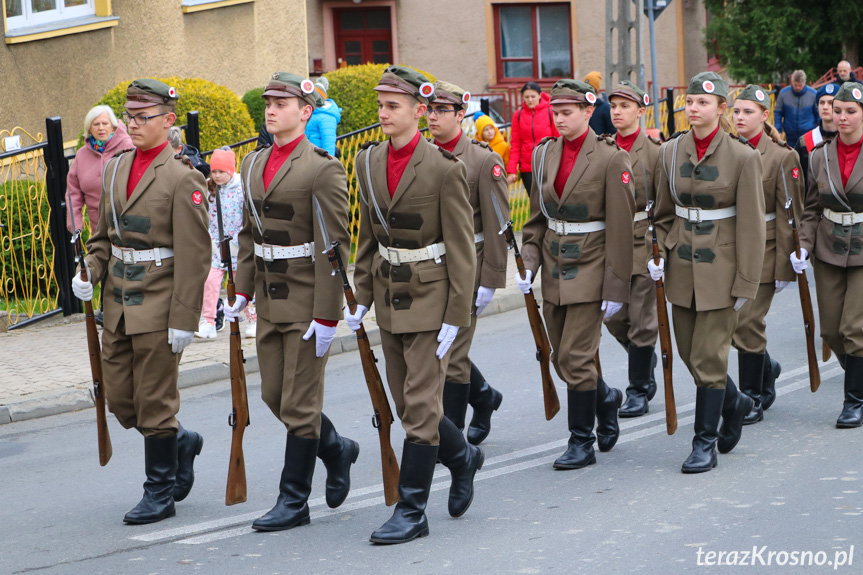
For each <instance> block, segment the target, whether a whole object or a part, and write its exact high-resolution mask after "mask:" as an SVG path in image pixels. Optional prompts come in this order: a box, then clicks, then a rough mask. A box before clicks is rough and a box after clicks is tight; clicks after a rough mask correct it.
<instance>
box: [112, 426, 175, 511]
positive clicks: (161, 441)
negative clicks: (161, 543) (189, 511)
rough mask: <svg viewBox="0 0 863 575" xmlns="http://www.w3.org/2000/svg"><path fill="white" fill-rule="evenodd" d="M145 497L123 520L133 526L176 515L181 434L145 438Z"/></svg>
mask: <svg viewBox="0 0 863 575" xmlns="http://www.w3.org/2000/svg"><path fill="white" fill-rule="evenodd" d="M144 469H145V471H146V473H147V480H146V481H144V497H143V498H142V499H141V501H140V502H139V503H138V505H136V506H135V508H134V509H132V510H131V511H129V512H128V513H126V516H125V517H123V521H125V522H126V523H129V524H132V525H141V524H144V523H155V522H156V521H161V520H162V519H167V518H168V517H173V516H174V515H176V511H175V509H174V482H175V481H176V478H177V436H176V435H172V436H170V437H145V438H144Z"/></svg>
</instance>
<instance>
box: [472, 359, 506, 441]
mask: <svg viewBox="0 0 863 575" xmlns="http://www.w3.org/2000/svg"><path fill="white" fill-rule="evenodd" d="M502 401H503V394H502V393H501V392H499V391H498V390H496V389H495V388H493V387H492V386H490V385H489V384H488V382H487V381H486V380H485V378H484V377H483V376H482V373H480V371H479V369H477V367H476V366H475V365H474V364H473V362H471V364H470V398H469V403H470V406H471V407H472V408H473V416H472V417H471V418H470V425H469V426H468V428H467V440H468V442H469V443H470V444H471V445H479V444H480V443H482V442H483V440H485V438H486V437H488V434H489V432H490V431H491V414H492V413H493V412H495V411H497V409H498V408H499V407H500V403H501V402H502Z"/></svg>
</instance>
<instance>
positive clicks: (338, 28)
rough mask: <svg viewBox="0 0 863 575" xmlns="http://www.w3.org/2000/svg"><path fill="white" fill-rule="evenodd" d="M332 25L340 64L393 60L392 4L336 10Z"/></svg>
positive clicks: (383, 62)
mask: <svg viewBox="0 0 863 575" xmlns="http://www.w3.org/2000/svg"><path fill="white" fill-rule="evenodd" d="M333 25H334V27H335V39H336V61H337V62H338V65H339V67H341V66H355V65H357V64H368V63H370V62H371V63H375V64H387V63H390V62H392V61H393V53H392V26H391V24H390V10H389V8H368V9H365V8H360V9H357V8H345V9H339V10H335V11H334V13H333Z"/></svg>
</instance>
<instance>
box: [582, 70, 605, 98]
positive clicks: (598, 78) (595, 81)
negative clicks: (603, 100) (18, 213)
mask: <svg viewBox="0 0 863 575" xmlns="http://www.w3.org/2000/svg"><path fill="white" fill-rule="evenodd" d="M584 81H585V82H587V83H588V84H590V85H591V86H593V91H594V92H596V93H597V94H598V93H599V85H600V84H601V83H602V74H600V73H599V72H597V71H596V70H594V71H593V72H591V73H590V74H588V75H587V76H585V77H584Z"/></svg>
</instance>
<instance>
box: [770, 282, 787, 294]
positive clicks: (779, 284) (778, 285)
mask: <svg viewBox="0 0 863 575" xmlns="http://www.w3.org/2000/svg"><path fill="white" fill-rule="evenodd" d="M790 283H791V282H784V281H782V280H776V282H775V283H774V284H773V285H774V287H775V288H776V291H775V292H774V293H779V292H781V291H782V290H784V289H785V288H787V287H788V284H790Z"/></svg>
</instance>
